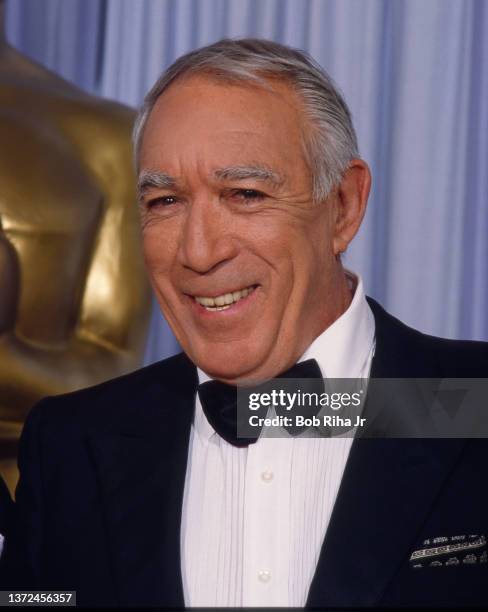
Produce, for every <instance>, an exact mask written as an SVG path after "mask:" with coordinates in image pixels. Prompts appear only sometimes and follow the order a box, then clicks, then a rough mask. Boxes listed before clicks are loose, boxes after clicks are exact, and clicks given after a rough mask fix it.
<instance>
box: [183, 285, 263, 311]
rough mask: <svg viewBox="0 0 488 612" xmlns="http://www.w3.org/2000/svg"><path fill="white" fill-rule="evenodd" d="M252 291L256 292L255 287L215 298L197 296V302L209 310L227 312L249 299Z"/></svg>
mask: <svg viewBox="0 0 488 612" xmlns="http://www.w3.org/2000/svg"><path fill="white" fill-rule="evenodd" d="M252 291H254V287H246V289H241V290H240V291H234V292H233V293H224V294H222V295H218V296H216V297H214V298H212V297H198V296H195V300H196V301H197V302H198V303H199V304H201V305H202V306H205V308H206V309H207V310H227V308H230V306H231V305H232V304H234V303H235V302H238V301H239V300H242V298H245V297H247V296H248V295H249V294H250V293H252Z"/></svg>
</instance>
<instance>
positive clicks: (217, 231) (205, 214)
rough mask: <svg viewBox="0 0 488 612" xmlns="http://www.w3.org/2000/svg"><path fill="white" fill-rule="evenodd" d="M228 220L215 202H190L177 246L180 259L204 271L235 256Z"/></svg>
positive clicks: (226, 213)
mask: <svg viewBox="0 0 488 612" xmlns="http://www.w3.org/2000/svg"><path fill="white" fill-rule="evenodd" d="M231 224H232V219H231V215H230V213H228V212H227V211H225V210H224V208H223V206H222V205H221V204H220V203H219V201H218V200H217V201H214V200H213V199H210V198H199V199H195V200H193V202H192V203H191V205H190V207H189V209H188V213H187V217H186V219H185V223H184V226H183V231H182V235H181V241H180V245H179V256H180V262H181V263H182V264H183V265H184V266H185V267H187V268H190V269H192V270H194V271H195V272H199V273H200V274H205V273H207V272H210V271H212V270H213V269H214V268H216V267H217V266H219V264H222V263H223V262H225V261H227V260H230V259H232V258H233V257H235V256H236V254H237V250H238V245H237V244H236V241H235V239H234V237H233V233H232V232H231V227H232V226H231Z"/></svg>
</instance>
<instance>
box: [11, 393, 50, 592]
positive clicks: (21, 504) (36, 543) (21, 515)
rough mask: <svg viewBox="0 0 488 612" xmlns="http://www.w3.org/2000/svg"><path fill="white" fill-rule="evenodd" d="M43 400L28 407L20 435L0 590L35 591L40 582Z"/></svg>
mask: <svg viewBox="0 0 488 612" xmlns="http://www.w3.org/2000/svg"><path fill="white" fill-rule="evenodd" d="M44 402H45V400H42V401H41V402H39V403H38V404H37V405H36V406H34V408H33V409H32V410H31V412H30V413H29V415H28V417H27V419H26V422H25V424H24V428H23V430H22V435H21V437H20V442H19V455H18V466H19V473H20V478H19V482H18V484H17V488H16V490H15V503H14V506H13V509H12V512H11V516H10V524H9V529H8V533H7V536H6V538H5V542H4V547H3V554H2V557H1V559H0V588H1V589H2V590H25V589H30V590H36V589H37V588H38V585H39V584H40V581H41V553H42V547H43V533H42V525H43V521H42V506H43V499H42V465H41V457H40V452H39V450H40V449H39V446H40V445H39V439H40V433H41V422H42V408H43V405H44Z"/></svg>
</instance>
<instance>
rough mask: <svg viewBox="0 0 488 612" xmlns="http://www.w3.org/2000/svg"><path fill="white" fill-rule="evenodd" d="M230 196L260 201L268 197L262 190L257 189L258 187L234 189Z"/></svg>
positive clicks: (249, 200) (237, 198) (248, 200)
mask: <svg viewBox="0 0 488 612" xmlns="http://www.w3.org/2000/svg"><path fill="white" fill-rule="evenodd" d="M230 196H231V198H233V199H236V200H241V201H242V200H244V201H247V202H258V201H260V200H263V199H264V198H265V197H266V195H265V194H264V193H263V192H262V191H257V189H233V190H232V191H231V193H230Z"/></svg>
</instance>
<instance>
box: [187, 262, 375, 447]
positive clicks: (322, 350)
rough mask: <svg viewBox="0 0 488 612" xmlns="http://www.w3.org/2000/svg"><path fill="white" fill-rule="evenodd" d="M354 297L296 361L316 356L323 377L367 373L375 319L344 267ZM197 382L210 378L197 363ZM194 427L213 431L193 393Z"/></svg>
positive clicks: (206, 435)
mask: <svg viewBox="0 0 488 612" xmlns="http://www.w3.org/2000/svg"><path fill="white" fill-rule="evenodd" d="M345 272H346V277H347V279H348V282H349V285H350V287H351V290H352V291H353V299H352V301H351V303H350V304H349V307H348V308H347V309H346V310H345V311H344V312H343V313H342V315H341V316H340V317H339V318H338V319H336V320H335V321H334V323H332V325H330V326H329V327H328V328H327V329H326V330H324V331H323V332H322V333H321V334H320V336H317V338H315V340H314V341H313V342H312V344H311V345H310V346H309V347H308V349H307V350H306V351H305V353H303V355H302V356H301V357H300V359H299V360H298V361H305V360H307V359H315V360H316V361H317V363H318V364H319V367H320V370H321V372H322V376H323V377H324V378H361V377H366V376H368V372H364V367H365V365H366V363H367V361H368V357H369V355H370V352H371V350H372V349H373V345H374V336H375V323H374V316H373V313H372V312H371V309H370V307H369V304H368V302H367V301H366V296H365V294H364V288H363V281H362V278H361V276H360V275H359V274H354V273H353V272H351V271H349V270H346V271H345ZM197 372H198V382H199V383H200V384H201V383H204V382H206V381H208V380H212V379H211V377H210V376H208V375H207V374H206V373H205V372H204V371H203V370H201V369H200V368H198V367H197ZM194 427H195V430H196V432H197V433H198V435H199V436H200V437H201V438H202V439H204V440H207V441H208V440H209V439H210V437H211V436H212V435H213V434H214V433H215V430H214V428H213V427H212V426H211V425H210V423H209V422H208V421H207V417H206V416H205V413H204V412H203V409H202V405H201V403H200V398H199V397H198V393H197V397H196V406H195V418H194Z"/></svg>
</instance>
